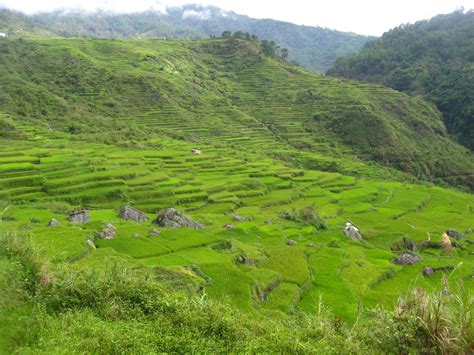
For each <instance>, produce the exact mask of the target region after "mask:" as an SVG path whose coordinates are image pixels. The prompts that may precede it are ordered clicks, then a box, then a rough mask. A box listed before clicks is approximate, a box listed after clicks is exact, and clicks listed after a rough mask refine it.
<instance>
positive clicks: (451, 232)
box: [446, 229, 461, 239]
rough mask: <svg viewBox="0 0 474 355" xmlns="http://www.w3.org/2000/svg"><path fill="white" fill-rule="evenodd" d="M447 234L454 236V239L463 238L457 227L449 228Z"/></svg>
mask: <svg viewBox="0 0 474 355" xmlns="http://www.w3.org/2000/svg"><path fill="white" fill-rule="evenodd" d="M446 234H447V235H448V237H451V238H454V239H460V238H461V235H460V234H459V232H458V231H457V230H456V229H448V230H447V231H446Z"/></svg>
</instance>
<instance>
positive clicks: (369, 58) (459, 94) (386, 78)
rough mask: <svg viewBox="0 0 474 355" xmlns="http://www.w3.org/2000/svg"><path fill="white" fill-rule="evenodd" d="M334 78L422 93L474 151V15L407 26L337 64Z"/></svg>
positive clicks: (459, 14)
mask: <svg viewBox="0 0 474 355" xmlns="http://www.w3.org/2000/svg"><path fill="white" fill-rule="evenodd" d="M328 75H332V76H339V77H346V78H351V79H357V80H363V81H368V82H373V83H379V84H382V85H385V86H389V87H392V88H394V89H396V90H400V91H404V92H407V93H410V94H415V95H421V96H423V97H425V98H426V99H427V100H429V101H431V102H432V103H434V104H435V105H436V106H437V107H438V109H439V110H440V111H441V112H442V113H443V120H444V122H445V125H446V127H447V129H448V131H449V133H450V134H451V135H453V136H454V137H455V138H456V139H457V140H458V141H459V142H460V143H461V144H463V145H465V146H466V147H469V148H470V149H471V150H472V149H474V12H473V11H468V12H466V13H464V12H463V11H462V10H460V11H456V12H454V13H452V14H448V15H439V16H436V17H434V18H432V19H431V20H429V21H420V22H417V23H415V24H413V25H403V26H400V27H398V28H395V29H393V30H391V31H389V32H387V33H385V34H384V35H383V36H382V38H380V39H378V40H374V41H371V42H369V43H368V44H367V45H366V46H365V47H364V48H363V49H362V50H361V51H360V52H359V53H357V54H354V55H352V56H348V57H343V58H340V59H338V60H337V62H336V64H335V65H334V67H333V68H331V69H330V70H329V71H328Z"/></svg>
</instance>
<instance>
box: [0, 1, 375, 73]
mask: <svg viewBox="0 0 474 355" xmlns="http://www.w3.org/2000/svg"><path fill="white" fill-rule="evenodd" d="M2 28H4V29H7V30H10V31H15V30H18V29H19V28H22V29H23V30H24V31H27V32H39V33H42V34H44V33H52V34H56V35H60V36H63V37H87V38H96V37H100V38H120V39H145V38H146V39H154V38H158V39H160V38H183V39H197V38H206V37H209V36H219V35H221V33H222V32H223V31H226V30H230V31H232V32H235V31H243V32H249V33H252V34H255V35H257V36H259V37H260V38H261V39H267V40H273V41H275V42H278V43H279V44H280V45H282V46H283V47H286V48H288V49H289V50H290V60H294V61H296V62H298V63H299V64H300V65H302V66H304V67H306V68H309V69H312V70H315V71H317V72H325V71H326V70H327V69H328V68H329V67H331V66H332V65H333V63H334V61H335V60H336V58H338V57H340V56H343V55H347V54H350V53H354V52H356V51H358V50H359V49H360V48H362V46H363V45H364V44H365V43H366V42H367V40H369V37H367V36H361V35H356V34H353V33H344V32H339V31H334V30H329V29H325V28H321V27H310V26H299V25H295V24H291V23H287V22H282V21H275V20H270V19H265V20H258V19H252V18H250V17H247V16H243V15H238V14H236V13H234V12H226V11H223V10H221V9H219V8H216V7H202V6H198V5H187V6H183V7H175V8H168V10H167V13H166V14H164V13H162V12H158V11H148V12H143V13H133V14H122V15H112V14H107V13H103V12H99V13H93V14H84V13H79V12H67V13H63V12H54V13H43V14H37V15H34V16H25V15H23V14H20V13H17V12H12V11H9V10H0V29H2Z"/></svg>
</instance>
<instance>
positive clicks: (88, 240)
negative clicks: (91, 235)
mask: <svg viewBox="0 0 474 355" xmlns="http://www.w3.org/2000/svg"><path fill="white" fill-rule="evenodd" d="M86 244H87V245H88V246H89V247H91V248H92V249H97V247H96V246H95V244H94V242H93V241H92V240H90V239H87V240H86Z"/></svg>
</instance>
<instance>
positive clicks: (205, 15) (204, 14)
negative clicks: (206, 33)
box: [182, 10, 211, 20]
mask: <svg viewBox="0 0 474 355" xmlns="http://www.w3.org/2000/svg"><path fill="white" fill-rule="evenodd" d="M182 17H183V19H187V18H194V19H197V20H208V19H209V18H210V17H211V12H210V11H209V10H202V11H196V10H184V12H183V15H182Z"/></svg>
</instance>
